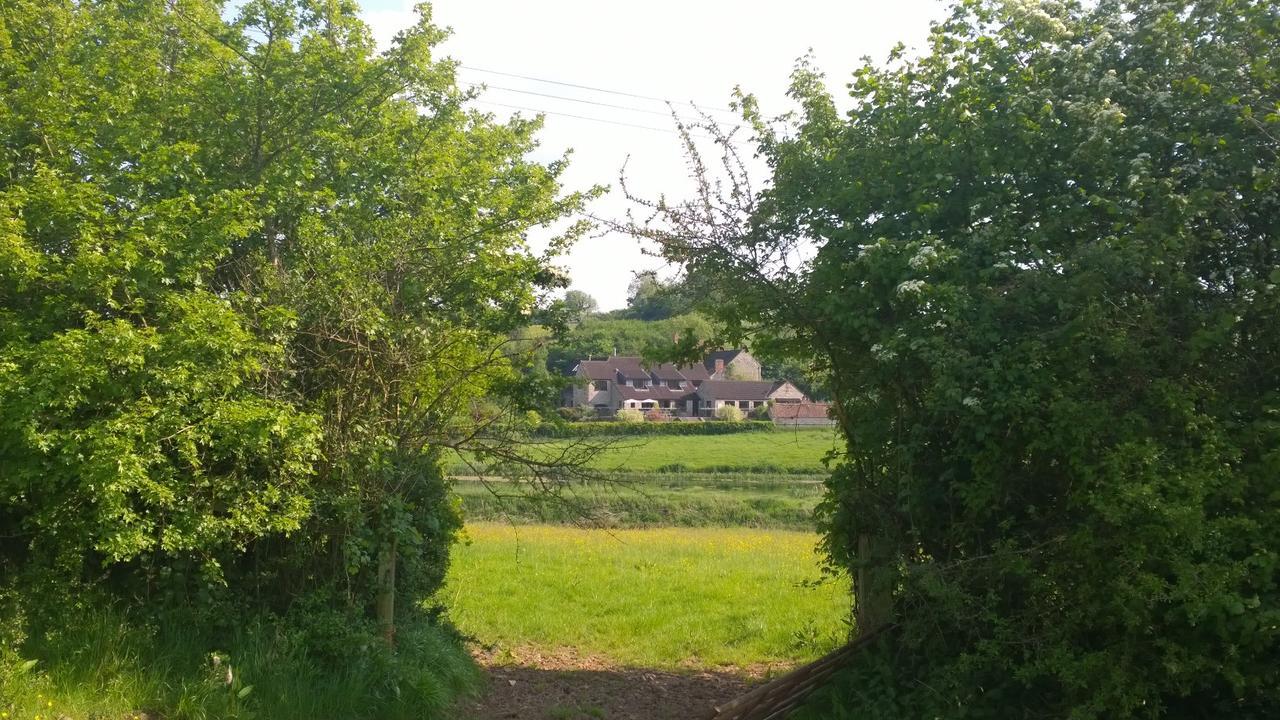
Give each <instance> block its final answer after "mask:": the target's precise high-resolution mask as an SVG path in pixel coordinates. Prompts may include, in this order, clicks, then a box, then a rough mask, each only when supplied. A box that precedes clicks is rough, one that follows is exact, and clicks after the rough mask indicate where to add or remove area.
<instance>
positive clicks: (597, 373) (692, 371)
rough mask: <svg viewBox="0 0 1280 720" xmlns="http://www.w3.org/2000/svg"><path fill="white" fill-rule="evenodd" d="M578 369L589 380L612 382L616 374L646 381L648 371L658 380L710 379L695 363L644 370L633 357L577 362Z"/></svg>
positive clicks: (666, 364)
mask: <svg viewBox="0 0 1280 720" xmlns="http://www.w3.org/2000/svg"><path fill="white" fill-rule="evenodd" d="M578 367H579V368H580V369H581V370H582V372H583V374H585V375H586V376H587V379H589V380H613V379H614V378H615V376H616V375H617V374H618V373H622V377H623V378H624V379H626V380H648V379H649V373H650V371H652V373H653V377H655V378H657V379H658V380H691V381H702V380H706V379H707V378H709V377H710V375H708V374H707V369H706V368H704V367H703V366H702V365H700V364H697V363H695V364H693V365H673V364H672V363H659V364H657V365H653V366H652V367H650V368H649V369H647V370H646V369H645V366H644V361H643V360H642V359H641V358H638V357H635V356H634V355H614V356H613V357H610V358H607V359H604V360H579V361H578Z"/></svg>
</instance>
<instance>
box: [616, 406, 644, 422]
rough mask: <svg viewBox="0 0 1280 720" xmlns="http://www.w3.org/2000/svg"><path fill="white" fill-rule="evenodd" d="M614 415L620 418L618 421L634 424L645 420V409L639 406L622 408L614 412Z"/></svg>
mask: <svg viewBox="0 0 1280 720" xmlns="http://www.w3.org/2000/svg"><path fill="white" fill-rule="evenodd" d="M614 417H616V418H618V422H619V423H621V424H623V425H634V424H638V423H642V422H644V411H642V410H640V409H638V408H622V409H621V410H619V411H618V412H616V413H614Z"/></svg>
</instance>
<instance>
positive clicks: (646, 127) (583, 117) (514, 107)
mask: <svg viewBox="0 0 1280 720" xmlns="http://www.w3.org/2000/svg"><path fill="white" fill-rule="evenodd" d="M476 102H481V103H485V104H486V105H497V106H498V107H504V108H511V109H512V110H525V111H527V112H535V113H541V114H545V115H559V116H561V117H568V118H575V119H577V120H590V121H591V122H598V123H605V124H607V125H619V126H622V127H630V128H638V129H640V130H652V131H654V132H660V133H667V134H669V135H679V134H680V133H678V132H676V131H675V130H672V129H671V128H660V127H654V126H652V125H639V124H637V123H629V122H622V121H620V120H606V119H605V118H598V117H589V116H587V115H574V114H573V113H563V112H555V111H553V110H543V109H541V108H531V107H525V106H523V105H509V104H507V103H500V102H494V101H493V100H476Z"/></svg>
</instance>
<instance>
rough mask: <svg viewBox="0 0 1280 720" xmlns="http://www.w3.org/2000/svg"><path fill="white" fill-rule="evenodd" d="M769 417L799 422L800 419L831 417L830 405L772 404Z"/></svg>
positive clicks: (812, 403) (815, 403)
mask: <svg viewBox="0 0 1280 720" xmlns="http://www.w3.org/2000/svg"><path fill="white" fill-rule="evenodd" d="M769 417H771V418H773V419H775V420H799V419H801V418H824V419H825V418H828V417H831V405H829V404H828V403H819V402H799V403H774V404H773V407H771V408H769Z"/></svg>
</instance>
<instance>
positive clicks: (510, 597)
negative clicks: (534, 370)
mask: <svg viewBox="0 0 1280 720" xmlns="http://www.w3.org/2000/svg"><path fill="white" fill-rule="evenodd" d="M467 534H468V536H469V538H470V541H469V544H467V545H465V546H463V547H460V548H458V549H457V550H456V551H455V553H454V562H453V566H452V568H451V569H450V572H449V577H448V580H447V581H446V584H445V589H444V591H443V596H444V598H445V599H446V602H447V603H448V604H449V607H450V609H451V613H452V615H453V617H454V619H455V620H456V622H457V623H458V626H459V627H460V628H461V629H462V630H463V631H464V632H466V633H468V634H469V635H473V636H475V637H476V638H478V639H480V640H481V641H484V642H487V643H491V644H495V645H497V646H499V647H501V648H509V649H514V648H532V649H540V650H554V649H558V648H565V647H569V648H573V649H574V650H575V651H576V652H579V653H582V654H585V655H598V656H602V657H604V658H607V659H609V660H611V661H613V662H616V663H619V664H622V665H631V666H641V667H658V668H707V667H724V666H734V667H741V666H744V665H751V664H757V663H774V662H781V663H790V662H795V661H801V660H806V659H809V658H813V657H816V656H818V655H820V654H822V653H823V652H825V651H827V650H829V649H830V648H833V647H835V646H836V645H837V644H838V643H839V642H840V641H841V640H842V639H843V638H844V637H845V636H846V634H847V629H848V628H847V625H846V623H845V620H846V618H847V617H848V615H849V605H850V599H849V587H848V584H847V583H846V582H844V581H842V580H831V579H828V580H827V581H825V582H824V581H823V575H822V572H821V570H820V560H819V557H818V554H817V553H816V552H815V549H814V547H815V544H816V542H817V539H818V538H817V536H816V535H815V534H813V533H801V532H788V531H778V530H749V529H744V528H736V529H709V528H708V529H689V528H664V529H645V530H618V531H614V532H605V531H602V530H581V529H576V528H567V527H547V526H515V527H512V526H506V525H501V524H492V523H477V524H471V525H468V527H467Z"/></svg>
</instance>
